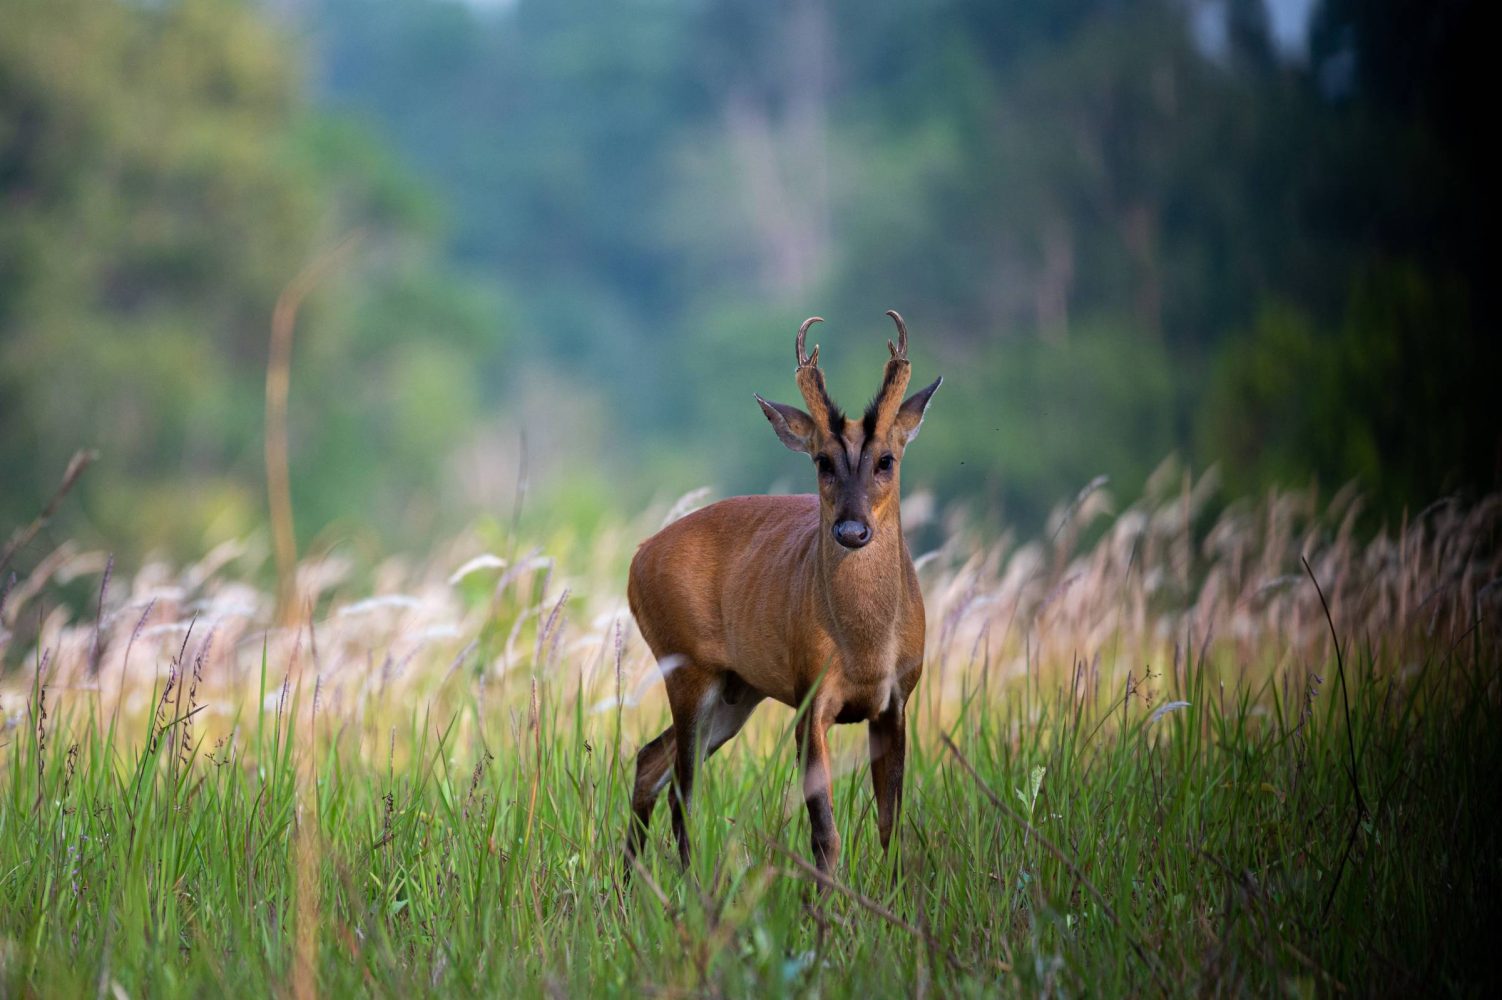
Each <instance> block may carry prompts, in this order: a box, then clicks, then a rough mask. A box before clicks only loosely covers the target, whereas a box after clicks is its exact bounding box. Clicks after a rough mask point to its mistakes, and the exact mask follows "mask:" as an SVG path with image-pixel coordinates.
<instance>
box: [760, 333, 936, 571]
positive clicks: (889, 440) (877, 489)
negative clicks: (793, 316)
mask: <svg viewBox="0 0 1502 1000" xmlns="http://www.w3.org/2000/svg"><path fill="white" fill-rule="evenodd" d="M890 315H892V316H893V318H894V319H895V320H896V322H897V327H898V330H899V332H900V334H901V337H902V341H901V342H902V347H901V349H900V350H899V349H898V348H897V347H896V346H894V345H891V344H890V343H889V345H888V346H889V347H891V350H892V359H891V360H890V361H888V362H887V366H886V371H885V373H884V376H883V379H882V384H881V389H880V390H879V391H878V392H877V395H876V398H875V399H873V400H872V401H871V405H870V406H868V407H867V408H866V412H865V415H864V416H863V417H862V418H861V419H859V420H848V419H846V417H845V415H844V414H843V413H842V412H841V411H840V409H839V408H838V407H836V406H835V405H834V403H833V401H831V400H830V399H829V396H828V394H827V393H826V392H825V391H824V377H823V374H822V373H821V372H820V371H819V369H818V357H819V349H818V347H817V346H816V347H815V348H814V352H813V355H812V356H809V357H806V356H805V355H804V353H803V337H804V334H805V333H806V332H807V330H808V327H809V325H810V324H812V323H814V322H817V320H810V321H809V322H807V323H805V324H804V325H803V328H802V329H800V330H799V331H798V361H799V366H798V385H799V388H800V389H801V390H802V391H803V398H804V401H805V402H806V403H808V406H809V410H810V411H812V412H811V413H807V412H804V411H803V410H800V409H798V408H797V407H796V406H788V405H787V404H785V403H770V402H768V401H767V400H765V399H762V398H761V397H760V396H757V397H756V401H757V402H758V403H760V404H761V408H762V412H763V413H765V414H766V416H767V420H768V421H770V422H771V424H772V428H773V430H775V431H776V432H777V436H778V437H779V438H780V439H781V440H782V443H783V444H785V445H787V446H788V447H789V448H791V449H792V450H793V451H800V452H803V453H804V454H806V455H808V456H809V457H810V458H812V459H813V464H814V474H815V476H816V477H817V481H818V489H819V506H820V511H821V522H822V523H823V524H824V525H825V527H826V528H827V529H828V530H829V531H830V533H831V534H832V535H833V537H834V540H835V541H836V542H838V543H839V544H840V545H842V546H844V547H845V548H847V549H859V548H863V547H864V546H866V545H868V544H869V543H870V542H871V541H872V539H874V538H875V537H876V533H877V532H878V531H879V530H880V526H881V525H886V524H892V525H895V524H897V523H898V522H897V519H896V517H895V515H896V513H897V507H898V502H899V489H898V480H899V471H900V469H901V465H902V455H903V452H904V451H905V450H906V449H907V445H908V443H909V442H910V441H912V439H913V438H915V437H917V436H918V428H919V427H920V426H921V425H922V423H923V414H924V412H925V411H926V410H927V409H928V401H929V399H930V398H931V397H932V396H933V394H934V391H935V390H936V389H938V388H939V384H940V383H941V382H943V381H944V380H943V379H942V378H938V379H935V380H934V381H933V383H932V384H931V385H929V386H927V387H925V388H923V389H920V390H919V391H917V392H915V393H913V394H912V395H911V396H909V397H908V398H907V399H906V400H902V391H903V389H905V388H906V386H907V378H908V361H907V331H906V329H905V328H904V326H903V324H902V319H901V317H898V316H897V315H896V314H895V313H892V314H890ZM899 400H900V402H899Z"/></svg>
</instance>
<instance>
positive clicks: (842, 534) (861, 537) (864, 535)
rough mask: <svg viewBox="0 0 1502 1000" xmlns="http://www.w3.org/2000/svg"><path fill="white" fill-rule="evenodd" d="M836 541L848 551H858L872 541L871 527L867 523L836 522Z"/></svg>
mask: <svg viewBox="0 0 1502 1000" xmlns="http://www.w3.org/2000/svg"><path fill="white" fill-rule="evenodd" d="M834 540H835V541H837V542H839V543H840V544H841V545H843V546H845V548H847V549H858V548H860V547H861V546H862V545H865V544H866V543H867V542H869V541H870V540H871V526H870V525H869V524H867V523H866V522H865V521H836V522H835V523H834Z"/></svg>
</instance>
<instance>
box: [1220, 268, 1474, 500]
mask: <svg viewBox="0 0 1502 1000" xmlns="http://www.w3.org/2000/svg"><path fill="white" fill-rule="evenodd" d="M1499 364H1502V355H1499V353H1498V350H1497V348H1496V346H1495V345H1494V344H1493V343H1491V342H1489V341H1486V340H1483V339H1480V338H1479V333H1478V331H1477V330H1476V328H1475V326H1474V325H1473V323H1472V322H1471V318H1470V315H1469V308H1468V296H1467V295H1466V293H1465V291H1464V288H1463V287H1462V286H1460V285H1459V284H1458V283H1456V282H1454V281H1434V280H1431V279H1429V278H1427V277H1426V276H1425V274H1424V273H1423V272H1422V271H1420V270H1418V269H1417V268H1414V267H1412V266H1402V265H1388V266H1382V267H1373V268H1371V269H1370V270H1368V271H1367V272H1366V273H1365V274H1363V275H1362V276H1361V277H1360V278H1359V279H1358V280H1357V281H1356V283H1355V285H1354V286H1353V288H1352V293H1351V299H1350V302H1349V304H1348V306H1347V308H1346V312H1345V316H1344V319H1343V320H1342V322H1341V325H1340V327H1339V329H1338V330H1336V331H1333V332H1326V331H1321V330H1319V329H1317V328H1316V326H1315V325H1314V323H1313V321H1312V320H1311V319H1310V318H1309V317H1308V316H1307V315H1306V314H1303V313H1301V312H1299V311H1298V310H1296V309H1293V308H1289V307H1282V308H1269V309H1267V310H1265V311H1264V313H1263V314H1262V315H1261V317H1259V319H1258V321H1257V324H1256V326H1255V327H1254V328H1253V329H1252V330H1251V331H1250V332H1249V333H1248V334H1247V335H1245V336H1243V337H1240V338H1237V339H1235V340H1233V341H1232V342H1231V343H1230V344H1229V345H1228V346H1227V348H1226V350H1225V352H1224V353H1223V355H1222V356H1221V358H1220V359H1219V361H1218V364H1217V368H1216V370H1215V372H1214V374H1213V376H1212V378H1211V383H1210V388H1209V391H1208V394H1207V398H1206V403H1205V409H1204V413H1205V420H1204V423H1203V424H1202V425H1201V435H1202V437H1201V442H1202V450H1203V451H1204V452H1205V453H1207V454H1212V455H1219V456H1223V458H1224V460H1225V468H1226V471H1227V474H1228V476H1229V483H1228V485H1230V486H1231V487H1232V489H1234V490H1240V491H1245V490H1251V489H1255V488H1256V487H1257V486H1258V485H1259V484H1262V483H1267V482H1280V481H1288V480H1290V479H1295V478H1298V477H1300V476H1313V477H1315V478H1316V479H1318V480H1320V481H1322V482H1323V483H1324V484H1325V485H1326V486H1327V487H1329V488H1335V487H1338V486H1340V485H1342V484H1343V483H1345V482H1348V481H1352V480H1354V481H1355V482H1356V483H1357V484H1358V485H1359V486H1360V487H1361V489H1362V491H1363V492H1364V493H1365V495H1367V496H1368V497H1369V498H1370V499H1371V501H1372V502H1373V504H1374V506H1375V507H1376V509H1377V510H1378V511H1380V512H1384V513H1387V512H1394V511H1397V510H1400V509H1401V508H1402V507H1403V506H1404V504H1405V503H1410V502H1412V501H1413V500H1414V499H1415V498H1420V497H1424V496H1427V495H1429V494H1430V493H1434V492H1436V491H1440V490H1454V489H1464V488H1466V487H1467V486H1472V487H1473V486H1474V484H1476V483H1484V482H1486V481H1487V480H1488V477H1489V476H1491V475H1493V474H1494V473H1495V470H1494V468H1493V467H1492V461H1493V459H1492V458H1491V457H1490V456H1491V454H1492V452H1493V451H1494V449H1495V447H1496V445H1497V444H1498V441H1499V438H1498V424H1497V421H1496V416H1495V413H1494V412H1493V410H1494V409H1495V406H1494V400H1493V399H1492V394H1493V392H1492V389H1493V387H1492V386H1491V384H1490V383H1491V382H1492V381H1493V379H1494V375H1493V374H1492V373H1494V372H1496V371H1497V370H1498V366H1499Z"/></svg>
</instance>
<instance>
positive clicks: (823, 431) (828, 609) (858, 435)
mask: <svg viewBox="0 0 1502 1000" xmlns="http://www.w3.org/2000/svg"><path fill="white" fill-rule="evenodd" d="M887 315H888V316H890V317H892V320H893V322H894V323H896V324H897V337H898V340H897V343H896V344H895V345H894V344H893V343H892V342H891V341H888V342H887V347H888V349H889V351H890V352H891V358H890V359H889V360H888V361H887V363H886V371H885V374H884V375H883V377H882V382H881V388H880V389H879V390H878V391H877V394H876V398H875V399H874V400H872V401H871V405H870V406H868V407H867V408H866V412H865V414H864V416H862V418H861V419H859V420H849V419H846V417H845V415H844V414H843V413H842V412H841V411H840V410H839V408H838V407H836V406H835V405H834V403H833V401H831V400H830V398H829V394H828V392H827V391H826V390H825V388H824V374H823V372H821V371H820V370H819V348H818V345H815V346H814V350H813V354H812V355H808V354H805V353H804V337H805V336H806V335H807V333H808V328H809V327H810V326H812V325H813V324H814V323H818V322H821V320H820V319H819V317H817V316H815V317H813V318H811V319H808V320H807V321H805V322H804V323H803V325H802V326H801V327H799V329H798V338H797V356H798V368H797V371H796V373H795V378H796V379H797V382H798V389H799V390H800V391H801V392H802V394H803V401H804V403H805V404H807V406H808V412H806V413H805V412H804V411H803V410H800V409H798V408H797V407H794V406H787V405H784V404H782V403H769V402H767V401H766V400H765V399H762V398H761V397H760V396H757V397H756V401H757V402H758V403H760V404H761V408H762V412H763V413H765V414H766V416H767V420H769V421H771V424H772V429H773V430H775V431H776V432H777V436H778V437H779V438H781V439H782V443H783V444H785V445H787V446H788V447H789V448H791V449H792V450H793V451H800V452H803V453H804V454H806V455H808V456H809V457H810V458H812V459H813V464H814V469H815V473H816V475H817V478H818V489H819V492H818V493H817V494H816V495H803V496H750V497H734V498H731V499H729V500H722V501H720V502H719V503H716V504H712V505H710V506H708V507H705V508H703V509H702V510H699V511H696V512H694V513H692V514H689V515H688V516H686V517H684V518H682V519H680V520H678V521H675V522H674V523H672V524H670V525H668V526H667V527H666V528H664V529H662V530H661V531H659V532H658V533H657V534H655V535H653V536H652V537H651V538H649V539H647V540H646V541H645V542H643V543H642V545H641V547H640V549H638V551H637V553H636V557H635V558H634V559H633V560H632V561H631V575H630V582H629V585H628V587H627V596H628V598H629V600H630V603H631V612H632V614H634V615H635V616H636V622H637V625H638V626H639V627H640V629H641V633H642V635H643V637H644V638H645V639H646V641H647V645H648V646H650V647H651V649H652V652H653V654H654V655H655V656H656V657H657V661H658V664H659V666H660V667H661V669H662V672H663V682H664V684H665V686H666V687H667V694H668V706H669V708H670V709H671V711H672V716H673V724H672V725H671V726H670V727H669V728H668V729H667V730H666V731H664V732H663V733H662V734H660V735H659V736H658V737H657V738H656V739H654V740H652V741H651V742H650V743H648V744H647V745H646V746H644V747H642V749H641V751H640V753H638V754H637V757H636V783H635V787H634V791H633V794H632V798H631V810H632V820H631V830H630V833H629V834H628V836H627V842H626V871H627V873H628V875H629V872H630V870H631V866H632V863H633V861H634V859H635V857H636V855H637V852H638V851H640V849H641V847H642V845H643V844H644V843H645V841H646V836H647V824H648V823H649V822H650V821H651V818H652V807H653V806H654V805H655V804H656V802H657V797H658V795H659V794H660V793H661V791H662V789H663V788H664V787H666V786H669V785H671V787H670V791H669V800H670V802H671V804H672V812H673V832H674V834H675V835H676V836H677V839H678V853H679V855H680V857H681V859H682V861H683V863H684V864H685V865H687V864H688V857H689V845H688V827H687V824H686V818H687V814H688V811H689V803H690V801H691V798H692V795H693V788H694V771H695V769H696V768H697V766H698V764H699V763H700V761H702V760H704V759H705V758H707V757H708V756H709V755H710V754H713V753H714V752H715V751H716V750H718V749H719V748H720V747H721V746H723V745H724V744H725V742H726V741H727V740H729V739H730V738H731V737H733V736H734V735H735V734H736V733H737V732H739V731H740V729H741V727H742V726H743V725H745V723H746V720H747V719H748V718H750V716H751V713H752V712H753V711H754V710H755V708H756V706H757V705H758V704H759V703H760V702H761V701H762V700H763V699H765V698H775V699H776V700H778V701H780V702H782V703H783V704H785V705H790V706H793V707H794V708H797V707H799V706H801V705H803V704H804V702H805V701H807V708H806V710H805V712H804V714H803V716H802V718H801V719H800V720H799V723H798V726H797V743H798V757H799V761H800V762H801V765H802V770H803V794H804V798H805V800H806V801H807V804H808V815H809V821H810V824H811V826H812V831H813V854H814V860H815V861H816V863H817V864H818V866H819V869H820V870H821V871H823V872H825V873H828V872H830V871H832V870H833V867H834V865H835V862H836V860H837V859H838V857H839V851H840V836H839V833H838V832H837V831H836V830H835V827H834V810H833V808H832V805H831V803H830V769H829V749H828V746H827V743H826V734H827V732H828V729H829V727H830V725H831V724H833V723H836V722H840V723H850V722H867V723H869V724H870V728H869V743H870V754H871V779H872V782H873V784H874V785H875V786H876V789H875V790H876V821H877V828H878V830H879V831H880V834H881V846H882V849H883V850H886V848H887V846H888V844H889V843H890V841H891V839H892V831H893V830H894V829H895V828H896V827H897V822H898V814H899V812H900V810H901V807H902V773H903V764H904V761H905V759H906V753H907V736H906V710H907V702H908V697H909V696H910V695H911V694H912V693H913V687H914V685H916V684H917V683H918V676H919V675H920V674H921V673H922V671H923V635H924V618H923V595H922V594H921V593H920V592H919V589H918V577H917V574H916V573H915V572H914V570H913V560H912V557H911V556H910V555H909V554H908V549H907V543H906V542H905V541H904V540H903V537H902V515H901V511H900V508H899V489H898V484H899V473H900V469H901V466H902V455H903V451H904V450H905V449H906V448H907V445H908V444H909V443H910V442H911V441H912V440H913V438H914V437H916V436H917V434H918V428H919V426H920V425H921V424H922V423H923V413H924V410H926V409H927V407H928V401H929V398H930V397H932V396H933V394H934V390H936V389H938V387H939V383H940V382H942V381H943V379H942V378H941V379H935V380H934V382H933V384H932V385H929V386H928V387H926V388H924V389H921V390H919V391H918V392H916V393H914V394H913V395H912V396H911V397H909V398H908V399H906V400H903V398H902V394H903V392H904V391H905V390H906V389H907V383H908V377H909V374H910V365H909V363H908V357H907V327H906V325H905V324H904V323H903V321H902V317H901V316H899V315H897V313H895V312H888V313H887Z"/></svg>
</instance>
